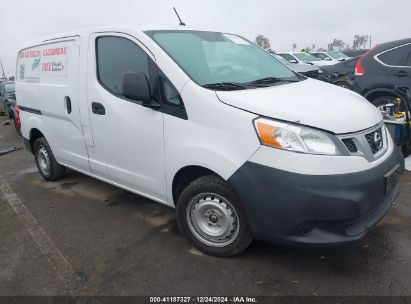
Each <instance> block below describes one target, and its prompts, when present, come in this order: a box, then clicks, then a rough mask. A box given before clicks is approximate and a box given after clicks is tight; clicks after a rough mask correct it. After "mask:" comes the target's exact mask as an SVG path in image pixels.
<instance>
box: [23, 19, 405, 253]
mask: <svg viewBox="0 0 411 304" xmlns="http://www.w3.org/2000/svg"><path fill="white" fill-rule="evenodd" d="M16 75H17V76H16V79H17V80H16V92H17V100H18V103H19V109H20V110H19V115H18V119H19V120H20V122H21V131H22V134H23V138H24V143H25V146H26V148H27V149H28V150H29V151H31V152H32V153H33V154H34V158H35V161H36V164H37V166H38V168H39V172H40V174H41V175H42V176H43V178H44V179H46V180H49V181H55V180H58V179H60V178H62V177H63V176H64V172H65V168H66V167H67V168H71V169H73V170H76V171H79V172H82V173H84V174H86V175H89V176H92V177H95V178H97V179H100V180H102V181H105V182H108V183H110V184H113V185H115V186H118V187H121V188H123V189H126V190H129V191H131V192H134V193H137V194H139V195H142V196H145V197H147V198H150V199H152V200H154V201H157V202H160V203H162V204H165V205H168V206H171V207H173V208H176V211H177V222H178V225H179V228H180V230H181V232H182V233H183V235H184V236H185V237H186V238H188V239H189V240H191V241H192V242H193V244H194V245H195V246H196V247H197V248H199V249H200V250H202V251H204V252H205V253H207V254H211V255H215V256H232V255H235V254H238V253H240V252H242V251H243V250H244V249H245V248H247V246H248V245H249V244H250V242H251V240H252V239H253V238H255V239H259V240H263V241H268V242H275V243H281V244H290V245H326V244H335V243H345V242H350V241H355V240H358V239H360V238H361V237H363V236H364V235H365V234H366V232H367V231H368V230H369V229H370V228H371V227H373V226H374V225H375V224H376V223H377V222H378V221H379V220H380V219H381V218H382V217H383V216H384V215H385V214H386V213H387V212H388V210H389V209H390V206H391V205H392V203H393V201H394V200H395V199H396V197H397V196H398V194H399V187H398V182H399V178H400V175H401V173H402V171H403V157H402V155H401V153H400V151H399V150H398V149H397V148H396V147H395V145H394V144H393V142H392V139H391V137H390V136H389V134H388V133H387V130H386V127H385V125H384V124H383V121H382V116H381V114H380V112H379V111H378V110H377V109H376V108H375V107H374V106H372V105H371V104H370V103H369V102H368V101H366V100H365V99H364V98H363V97H361V96H359V95H357V94H356V93H354V92H351V91H349V90H345V89H342V88H339V87H337V86H333V85H330V84H327V83H324V82H321V81H317V80H314V79H309V78H307V77H304V76H302V75H299V74H297V73H295V72H293V71H291V70H290V69H289V68H287V67H286V66H285V65H283V64H282V63H280V62H279V61H278V60H277V59H275V58H274V57H273V56H271V55H270V54H268V53H267V52H266V51H264V50H262V49H261V48H259V47H258V46H256V45H254V44H253V43H252V42H250V41H248V40H246V39H244V38H242V37H240V36H237V35H233V34H227V33H219V32H208V31H199V30H193V29H188V28H185V27H178V28H161V27H158V28H155V27H150V28H149V27H142V28H140V27H118V26H112V27H100V28H95V29H87V30H81V31H75V32H71V33H63V34H60V35H54V36H50V37H47V38H44V39H39V40H37V41H35V42H32V43H30V44H27V45H25V46H23V47H22V48H21V50H20V51H19V53H18V62H17V71H16ZM344 113H345V114H346V115H344Z"/></svg>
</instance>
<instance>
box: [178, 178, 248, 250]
mask: <svg viewBox="0 0 411 304" xmlns="http://www.w3.org/2000/svg"><path fill="white" fill-rule="evenodd" d="M177 222H178V226H179V228H180V230H181V232H182V234H183V235H184V236H185V237H186V238H187V239H189V240H191V241H192V242H193V244H194V245H195V246H196V247H197V248H198V249H200V250H202V251H203V252H205V253H207V254H210V255H214V256H233V255H236V254H239V253H241V252H242V251H243V250H244V249H246V248H247V247H248V245H249V244H250V242H251V240H252V234H251V229H250V227H249V224H248V220H247V216H246V214H245V210H244V209H243V206H242V204H241V202H240V198H239V197H238V195H237V194H236V193H235V192H234V190H233V189H232V188H231V186H230V185H229V184H228V183H227V182H226V181H224V180H223V179H222V178H220V177H218V176H216V175H206V176H202V177H200V178H198V179H196V180H194V181H193V182H191V183H190V184H189V185H188V186H187V187H186V188H185V189H184V190H183V192H182V193H181V194H180V195H179V197H178V201H177Z"/></svg>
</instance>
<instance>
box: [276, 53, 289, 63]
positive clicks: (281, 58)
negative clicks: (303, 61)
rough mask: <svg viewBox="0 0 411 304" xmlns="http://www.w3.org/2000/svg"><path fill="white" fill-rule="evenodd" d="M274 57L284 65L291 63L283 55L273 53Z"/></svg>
mask: <svg viewBox="0 0 411 304" xmlns="http://www.w3.org/2000/svg"><path fill="white" fill-rule="evenodd" d="M274 57H275V59H277V60H278V61H280V62H281V63H282V64H285V65H291V62H288V61H287V60H285V59H284V58H283V57H281V56H280V55H274Z"/></svg>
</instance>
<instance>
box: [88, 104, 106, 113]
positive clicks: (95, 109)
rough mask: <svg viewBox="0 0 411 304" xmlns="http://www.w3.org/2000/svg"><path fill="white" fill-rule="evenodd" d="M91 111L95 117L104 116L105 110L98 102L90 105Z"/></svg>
mask: <svg viewBox="0 0 411 304" xmlns="http://www.w3.org/2000/svg"><path fill="white" fill-rule="evenodd" d="M91 110H92V111H93V113H94V114H97V115H106V109H105V108H104V106H103V105H102V104H101V103H99V102H92V103H91Z"/></svg>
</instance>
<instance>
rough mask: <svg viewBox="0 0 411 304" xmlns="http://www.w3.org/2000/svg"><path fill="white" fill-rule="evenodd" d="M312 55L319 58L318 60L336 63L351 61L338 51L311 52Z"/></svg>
mask: <svg viewBox="0 0 411 304" xmlns="http://www.w3.org/2000/svg"><path fill="white" fill-rule="evenodd" d="M310 54H311V55H313V56H314V57H317V58H318V59H321V60H325V61H333V62H334V63H336V62H339V61H344V60H347V59H350V57H348V56H347V55H345V54H343V53H341V52H337V51H329V52H310Z"/></svg>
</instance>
